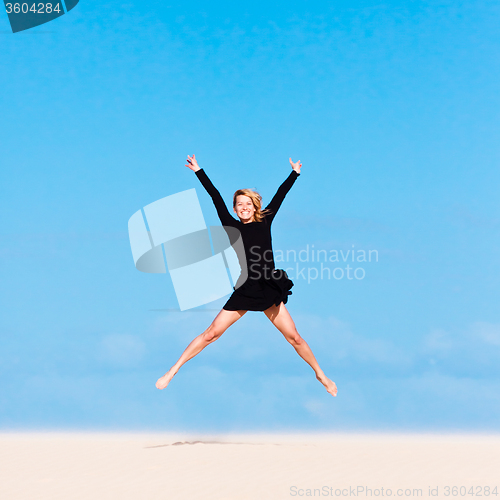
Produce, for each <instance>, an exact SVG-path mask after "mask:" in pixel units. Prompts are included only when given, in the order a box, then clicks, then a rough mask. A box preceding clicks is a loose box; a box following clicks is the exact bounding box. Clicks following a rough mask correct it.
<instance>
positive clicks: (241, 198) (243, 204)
mask: <svg viewBox="0 0 500 500" xmlns="http://www.w3.org/2000/svg"><path fill="white" fill-rule="evenodd" d="M233 210H234V211H235V212H236V215H237V216H238V217H239V218H240V220H241V222H243V223H244V224H246V223H247V222H252V221H253V215H254V213H255V207H254V206H253V201H252V199H251V198H250V197H248V196H245V195H243V194H240V195H238V196H237V197H236V205H235V206H234V207H233Z"/></svg>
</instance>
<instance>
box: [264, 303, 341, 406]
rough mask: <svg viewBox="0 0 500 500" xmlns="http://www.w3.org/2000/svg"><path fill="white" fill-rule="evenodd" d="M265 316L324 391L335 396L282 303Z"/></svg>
mask: <svg viewBox="0 0 500 500" xmlns="http://www.w3.org/2000/svg"><path fill="white" fill-rule="evenodd" d="M264 313H265V314H266V316H267V317H268V318H269V319H270V320H271V321H272V323H273V325H274V326H275V327H276V328H277V329H278V330H279V331H280V332H281V333H282V334H283V335H284V337H285V338H286V340H288V342H290V344H292V346H293V347H294V348H295V350H296V351H297V354H298V355H299V356H300V357H301V358H302V359H303V360H304V361H305V362H306V363H308V364H309V365H310V367H311V368H312V369H313V370H314V373H315V374H316V378H317V379H318V380H319V381H320V382H321V383H322V384H323V385H324V386H325V388H326V390H327V391H328V392H329V393H330V394H331V395H332V396H336V395H337V386H336V385H335V382H333V381H331V380H330V379H329V378H328V377H327V376H326V375H325V374H324V373H323V370H322V369H321V368H320V367H319V364H318V362H317V361H316V358H315V357H314V354H313V352H312V351H311V348H310V347H309V346H308V345H307V342H306V341H305V340H304V339H303V338H302V337H301V336H300V335H299V332H298V331H297V328H296V327H295V323H294V321H293V319H292V317H291V316H290V313H289V312H288V309H287V308H286V307H285V304H283V302H282V303H281V304H280V305H279V306H275V305H273V306H271V307H270V308H269V309H266V310H265V311H264Z"/></svg>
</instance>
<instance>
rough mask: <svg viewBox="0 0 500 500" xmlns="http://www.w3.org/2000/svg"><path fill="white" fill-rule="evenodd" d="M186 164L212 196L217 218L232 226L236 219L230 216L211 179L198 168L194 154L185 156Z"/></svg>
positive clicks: (223, 223)
mask: <svg viewBox="0 0 500 500" xmlns="http://www.w3.org/2000/svg"><path fill="white" fill-rule="evenodd" d="M187 162H188V164H187V165H186V167H188V168H189V169H191V170H192V171H193V172H194V173H195V174H196V177H198V179H199V180H200V182H201V184H202V185H203V187H204V188H205V190H206V191H207V193H208V194H209V195H210V197H211V198H212V201H213V203H214V205H215V209H216V210H217V215H218V216H219V220H220V221H221V223H222V225H223V226H234V225H235V223H236V219H235V218H234V217H232V216H231V214H230V213H229V210H228V209H227V206H226V204H225V203H224V200H223V199H222V196H221V194H220V193H219V191H218V190H217V188H216V187H215V186H214V185H213V184H212V181H211V180H210V179H209V178H208V175H207V174H206V172H205V171H204V170H203V169H202V168H200V166H199V165H198V162H197V161H196V157H195V155H193V156H191V157H190V156H188V157H187Z"/></svg>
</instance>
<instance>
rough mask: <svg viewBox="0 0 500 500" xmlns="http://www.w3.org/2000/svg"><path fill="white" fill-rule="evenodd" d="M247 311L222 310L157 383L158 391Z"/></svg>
mask: <svg viewBox="0 0 500 500" xmlns="http://www.w3.org/2000/svg"><path fill="white" fill-rule="evenodd" d="M245 313H246V311H226V310H225V309H221V311H220V312H219V314H217V316H216V317H215V319H214V320H213V321H212V324H211V325H210V326H209V327H208V328H207V329H206V330H205V331H204V332H203V333H202V334H200V335H198V337H196V338H195V339H194V340H193V341H192V342H191V343H190V344H189V345H188V346H187V347H186V349H185V351H184V352H183V353H182V356H181V357H180V358H179V359H178V360H177V363H175V365H174V366H172V368H170V370H168V372H167V373H165V375H163V377H160V378H159V379H158V380H157V382H156V387H157V388H158V389H165V387H167V385H168V384H169V383H170V381H171V380H172V378H173V377H174V375H175V374H176V373H177V372H178V371H179V368H180V367H181V366H182V365H183V364H184V363H185V362H186V361H189V360H190V359H191V358H194V357H195V356H196V355H197V354H199V353H200V352H201V351H202V350H203V349H205V347H207V345H208V344H211V343H212V342H215V341H216V340H217V339H218V338H219V337H220V336H221V335H222V334H223V333H224V332H225V331H226V330H227V329H228V328H229V327H230V326H231V325H232V324H233V323H235V322H236V321H238V320H239V319H240V318H241V317H242V316H243V315H244V314H245Z"/></svg>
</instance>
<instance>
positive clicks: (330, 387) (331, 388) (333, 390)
mask: <svg viewBox="0 0 500 500" xmlns="http://www.w3.org/2000/svg"><path fill="white" fill-rule="evenodd" d="M316 378H317V379H318V380H319V381H320V382H321V383H322V384H323V385H324V386H325V388H326V390H327V392H329V393H330V394H331V395H332V396H336V395H337V386H336V385H335V382H334V381H333V380H330V379H329V378H328V377H327V376H326V375H323V376H322V377H319V376H317V377H316Z"/></svg>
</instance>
